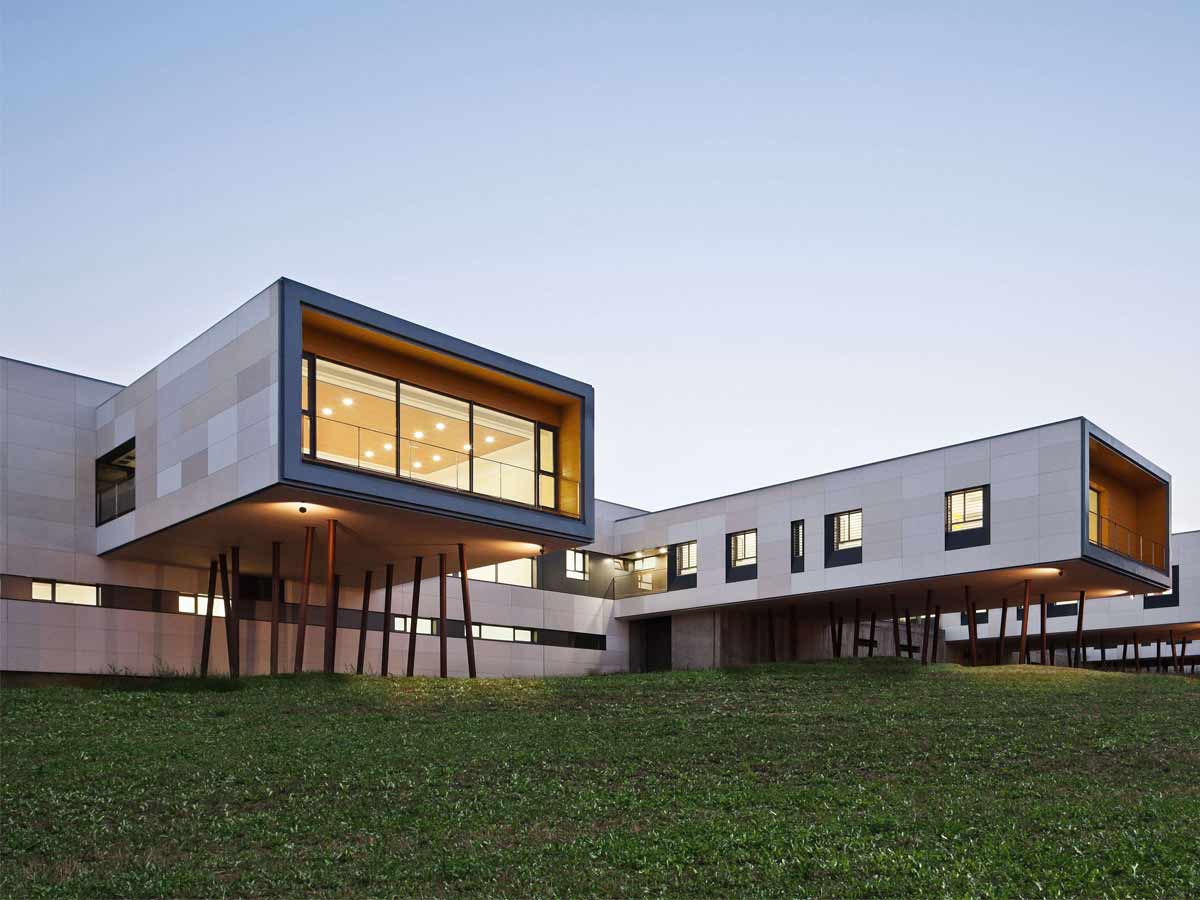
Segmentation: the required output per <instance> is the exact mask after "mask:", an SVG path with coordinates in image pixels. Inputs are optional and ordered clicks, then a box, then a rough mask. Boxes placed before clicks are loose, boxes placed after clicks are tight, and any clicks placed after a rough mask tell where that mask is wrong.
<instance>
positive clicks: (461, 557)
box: [458, 544, 477, 678]
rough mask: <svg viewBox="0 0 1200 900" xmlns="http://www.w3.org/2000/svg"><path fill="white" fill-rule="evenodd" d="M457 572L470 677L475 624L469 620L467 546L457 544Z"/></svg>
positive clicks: (474, 675) (473, 657) (473, 660)
mask: <svg viewBox="0 0 1200 900" xmlns="http://www.w3.org/2000/svg"><path fill="white" fill-rule="evenodd" d="M458 572H459V577H460V578H461V579H462V602H463V627H464V628H465V629H466V633H467V673H468V676H469V677H470V678H475V677H477V676H476V674H475V626H474V623H473V622H472V620H471V585H470V581H471V579H469V578H468V577H467V548H466V546H465V545H463V544H459V545H458Z"/></svg>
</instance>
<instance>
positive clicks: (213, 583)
mask: <svg viewBox="0 0 1200 900" xmlns="http://www.w3.org/2000/svg"><path fill="white" fill-rule="evenodd" d="M216 602H217V561H216V560H215V559H214V560H213V561H212V562H211V563H209V564H208V606H207V607H205V609H204V643H203V644H202V645H201V648H200V677H201V678H207V677H208V657H209V653H210V652H211V650H212V620H213V604H214V603H216Z"/></svg>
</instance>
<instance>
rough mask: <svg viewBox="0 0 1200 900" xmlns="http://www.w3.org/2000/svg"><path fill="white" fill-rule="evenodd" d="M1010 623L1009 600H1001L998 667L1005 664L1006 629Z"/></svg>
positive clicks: (997, 643)
mask: <svg viewBox="0 0 1200 900" xmlns="http://www.w3.org/2000/svg"><path fill="white" fill-rule="evenodd" d="M1007 623H1008V598H1007V597H1001V598H1000V637H999V639H998V640H997V641H996V665H1000V664H1001V663H1002V662H1004V628H1005V626H1006V625H1007Z"/></svg>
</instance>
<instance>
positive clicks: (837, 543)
mask: <svg viewBox="0 0 1200 900" xmlns="http://www.w3.org/2000/svg"><path fill="white" fill-rule="evenodd" d="M833 529H834V531H833V549H834V550H835V551H838V550H853V549H855V548H858V547H862V510H861V509H855V510H851V511H849V512H843V513H838V514H837V515H836V516H834V517H833Z"/></svg>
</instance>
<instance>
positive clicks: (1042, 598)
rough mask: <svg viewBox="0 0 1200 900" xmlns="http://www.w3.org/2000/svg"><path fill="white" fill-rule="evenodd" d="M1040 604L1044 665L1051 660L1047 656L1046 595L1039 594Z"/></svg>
mask: <svg viewBox="0 0 1200 900" xmlns="http://www.w3.org/2000/svg"><path fill="white" fill-rule="evenodd" d="M1038 605H1039V606H1040V607H1041V610H1042V665H1043V666H1047V665H1050V660H1049V659H1047V658H1046V641H1047V637H1046V595H1045V594H1039V595H1038Z"/></svg>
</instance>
